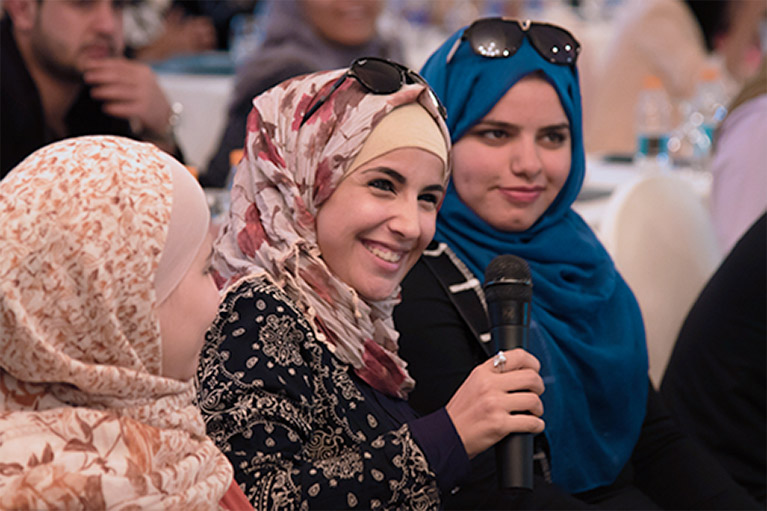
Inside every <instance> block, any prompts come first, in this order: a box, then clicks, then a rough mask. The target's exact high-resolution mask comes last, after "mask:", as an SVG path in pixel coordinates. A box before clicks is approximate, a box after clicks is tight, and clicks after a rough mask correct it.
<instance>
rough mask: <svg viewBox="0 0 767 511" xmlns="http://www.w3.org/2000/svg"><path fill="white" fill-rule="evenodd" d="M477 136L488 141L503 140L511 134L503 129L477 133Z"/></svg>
mask: <svg viewBox="0 0 767 511" xmlns="http://www.w3.org/2000/svg"><path fill="white" fill-rule="evenodd" d="M477 135H478V136H480V137H482V138H484V139H487V140H493V141H495V140H503V139H506V138H508V137H509V133H508V132H507V131H506V130H502V129H497V128H496V129H487V130H481V131H479V132H477Z"/></svg>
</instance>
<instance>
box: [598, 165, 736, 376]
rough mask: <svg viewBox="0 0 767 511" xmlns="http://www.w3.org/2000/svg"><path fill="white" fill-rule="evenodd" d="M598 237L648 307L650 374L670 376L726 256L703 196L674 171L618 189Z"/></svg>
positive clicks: (645, 315) (644, 308)
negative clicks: (684, 331) (688, 326)
mask: <svg viewBox="0 0 767 511" xmlns="http://www.w3.org/2000/svg"><path fill="white" fill-rule="evenodd" d="M599 231H600V232H599V235H600V238H601V239H602V241H603V242H604V244H605V247H606V248H607V250H608V252H610V254H611V255H612V257H613V259H614V261H615V265H616V267H617V268H618V271H620V273H621V274H622V275H623V278H624V279H625V280H626V282H627V283H628V285H629V286H630V287H631V289H632V290H633V291H634V294H635V295H636V298H637V301H638V302H639V307H640V309H641V310H642V317H643V318H644V324H645V329H646V332H647V349H648V352H649V357H650V377H651V379H652V381H653V383H654V384H655V385H656V386H657V385H659V384H660V381H661V379H662V377H663V372H664V371H665V369H666V364H667V362H668V358H669V356H670V354H671V350H672V349H673V347H674V343H675V342H676V338H677V335H678V333H679V329H680V328H681V326H682V322H683V321H684V319H685V317H686V316H687V313H688V311H689V310H690V307H691V306H692V304H693V302H694V301H695V299H696V298H697V297H698V294H699V293H700V291H701V290H702V288H703V286H704V285H705V283H706V282H707V281H708V279H709V277H710V276H711V275H712V274H713V272H714V270H715V269H716V267H717V265H718V264H719V262H720V260H721V253H720V249H719V246H718V243H717V240H716V235H715V233H714V228H713V223H712V221H711V218H710V216H709V212H708V210H707V209H706V208H705V207H704V205H703V200H702V198H701V196H700V195H699V194H698V193H696V192H695V191H694V190H693V189H692V187H691V186H690V184H689V183H688V182H686V181H684V180H682V179H680V178H678V177H676V176H674V175H673V173H671V174H669V173H650V174H648V175H645V176H641V177H639V178H638V179H636V180H634V181H632V182H630V183H626V184H624V185H622V186H620V187H619V188H618V189H616V191H615V193H614V194H613V196H612V197H611V198H610V200H609V201H608V204H607V206H606V208H605V212H604V216H603V218H602V221H601V222H600V229H599Z"/></svg>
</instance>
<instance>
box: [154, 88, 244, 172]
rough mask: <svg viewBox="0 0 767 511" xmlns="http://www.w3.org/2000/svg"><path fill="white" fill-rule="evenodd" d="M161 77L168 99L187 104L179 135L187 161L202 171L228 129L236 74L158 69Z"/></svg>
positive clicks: (180, 123)
mask: <svg viewBox="0 0 767 511" xmlns="http://www.w3.org/2000/svg"><path fill="white" fill-rule="evenodd" d="M158 81H159V83H160V87H162V88H163V90H164V91H165V94H166V95H167V96H168V100H169V101H170V102H171V103H173V102H179V103H181V104H182V105H183V107H184V110H183V112H182V114H181V119H180V121H179V124H178V125H177V126H176V138H177V140H178V143H179V145H180V146H181V149H182V150H183V151H184V158H185V160H186V163H187V164H188V165H191V166H194V167H197V168H198V169H199V170H200V171H202V170H203V169H205V167H207V165H208V160H209V159H210V158H211V156H212V155H213V152H214V151H215V150H216V147H217V146H218V141H219V138H220V137H221V133H222V132H223V130H224V125H225V123H226V112H227V105H228V102H229V94H230V92H231V90H232V86H233V84H234V76H233V75H214V74H210V75H204V74H175V73H158Z"/></svg>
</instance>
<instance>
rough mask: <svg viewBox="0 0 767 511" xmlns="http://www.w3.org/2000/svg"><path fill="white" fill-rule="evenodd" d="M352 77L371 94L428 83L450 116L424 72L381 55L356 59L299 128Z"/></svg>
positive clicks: (435, 100) (436, 103)
mask: <svg viewBox="0 0 767 511" xmlns="http://www.w3.org/2000/svg"><path fill="white" fill-rule="evenodd" d="M349 77H351V78H354V79H355V80H357V82H359V84H360V85H362V87H364V88H365V90H367V91H368V92H370V93H371V94H394V93H395V92H397V91H398V90H400V89H401V88H402V86H403V85H406V84H414V83H416V84H419V85H426V90H427V94H428V97H429V99H430V100H431V101H432V103H434V107H435V108H436V109H437V111H438V112H439V115H440V116H442V119H447V110H445V107H444V106H443V105H442V102H441V101H440V100H439V98H438V97H437V94H435V92H434V91H433V90H432V88H431V87H430V86H429V84H428V83H426V80H424V79H423V77H422V76H421V75H419V74H418V73H416V72H415V71H413V70H412V69H409V68H407V67H405V66H403V65H402V64H398V63H397V62H394V61H392V60H388V59H383V58H380V57H361V58H358V59H357V60H355V61H354V62H352V65H351V66H349V69H348V70H347V71H346V72H345V73H344V74H342V75H341V77H340V78H339V79H338V80H336V82H335V83H334V84H333V85H332V86H331V87H330V90H329V91H328V92H327V93H326V94H325V95H323V96H322V97H321V98H320V99H318V100H317V102H315V103H314V105H312V107H311V108H310V109H309V110H307V111H306V113H305V114H304V117H303V119H301V124H300V125H299V127H301V126H303V125H304V124H305V123H306V121H308V120H309V118H311V116H312V115H314V113H315V112H316V111H317V110H319V109H320V107H321V106H322V105H324V104H325V102H326V101H327V100H328V98H330V96H331V95H332V94H333V93H334V92H335V91H336V90H337V89H338V88H339V87H340V86H341V84H342V83H344V81H346V79H347V78H349Z"/></svg>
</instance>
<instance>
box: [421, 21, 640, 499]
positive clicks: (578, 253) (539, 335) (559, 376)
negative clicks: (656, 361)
mask: <svg viewBox="0 0 767 511" xmlns="http://www.w3.org/2000/svg"><path fill="white" fill-rule="evenodd" d="M462 33H463V30H459V31H458V32H457V33H456V34H454V35H453V36H452V37H451V38H450V39H448V40H447V41H446V42H445V43H444V44H443V45H442V46H441V47H440V48H439V49H438V50H437V51H436V52H435V53H434V54H433V55H432V56H431V57H430V58H429V60H428V62H427V63H426V65H425V66H424V68H423V70H422V74H423V76H424V78H426V80H427V81H428V82H429V83H430V84H431V86H432V87H433V88H434V90H435V91H436V93H437V95H438V96H439V97H440V99H441V100H442V101H443V102H444V104H445V106H446V107H447V111H448V119H447V122H448V127H449V128H450V132H451V134H452V138H453V141H454V142H455V141H457V140H460V138H461V137H462V136H463V135H464V134H465V133H467V131H468V130H469V129H470V128H471V127H472V126H473V125H475V124H476V123H477V122H478V121H479V120H480V119H482V118H483V117H484V116H485V115H486V114H487V113H488V112H489V111H490V110H491V109H492V108H493V106H495V104H496V103H497V102H498V101H499V100H500V99H501V98H502V97H503V95H504V94H505V93H506V92H507V91H508V90H509V89H510V88H511V87H512V86H513V85H514V84H515V83H516V82H517V81H519V80H520V79H521V78H522V77H524V76H526V75H528V74H530V73H534V72H536V71H541V72H542V73H543V74H544V75H545V77H546V79H547V80H548V81H549V83H550V84H551V85H552V86H553V87H554V89H556V91H557V94H558V95H559V99H560V101H561V103H562V107H563V109H564V111H565V113H566V114H567V118H568V119H569V121H570V130H571V140H572V166H571V168H570V174H569V176H568V178H567V181H566V182H565V185H564V187H563V188H562V190H561V191H560V193H559V195H558V196H557V198H556V199H555V200H554V202H553V203H552V204H551V205H550V206H549V208H548V209H547V210H546V212H545V213H544V214H543V215H542V216H541V218H539V219H538V221H537V222H536V223H535V224H534V225H533V226H532V227H530V228H529V229H528V230H526V231H524V232H506V231H499V230H496V229H494V228H493V227H491V226H490V225H489V224H487V223H486V222H485V221H484V220H482V219H481V218H479V217H478V216H477V215H476V214H474V212H473V211H472V210H470V209H469V208H468V207H467V206H466V205H465V204H464V203H463V202H461V200H460V198H459V197H458V195H457V193H456V191H455V188H454V187H453V186H452V184H451V185H450V186H449V188H448V192H447V195H446V197H445V200H444V203H443V205H442V208H441V210H440V213H439V218H438V221H437V233H436V236H435V239H437V240H438V241H443V242H445V243H447V244H448V245H449V246H450V248H451V249H452V250H453V251H454V252H455V253H456V254H457V255H458V257H460V258H461V260H462V261H463V262H464V263H466V265H467V266H468V267H469V269H470V270H471V271H472V272H473V273H474V275H476V276H477V278H479V280H480V281H482V280H483V279H484V269H485V267H486V266H487V264H488V263H489V262H490V261H491V260H492V259H493V258H494V257H495V256H497V255H500V254H515V255H517V256H519V257H522V258H524V259H525V260H526V261H527V262H528V263H529V265H530V270H531V273H532V277H533V304H532V320H531V335H530V351H532V353H533V354H534V355H535V356H536V357H538V359H539V360H540V361H541V366H542V368H541V374H542V376H543V378H544V382H545V383H546V391H545V392H544V394H543V396H542V399H543V403H544V409H545V411H544V415H543V418H544V420H545V421H546V437H547V439H548V442H549V446H550V449H551V467H552V477H553V480H554V482H555V483H557V484H558V485H559V486H561V487H562V488H564V489H565V490H567V491H569V492H572V493H576V492H581V491H586V490H590V489H593V488H596V487H599V486H603V485H606V484H610V483H612V482H614V481H615V478H616V477H617V475H618V473H619V472H620V470H621V469H622V468H623V466H624V465H625V464H626V462H627V461H628V459H629V457H630V456H631V452H632V451H633V449H634V446H635V445H636V442H637V439H638V438H639V431H640V429H641V426H642V421H643V419H644V415H645V409H646V400H647V385H648V380H647V349H646V345H645V337H644V327H643V324H642V318H641V315H640V312H639V307H638V305H637V302H636V299H635V298H634V295H633V294H632V292H631V290H630V289H629V287H628V286H627V285H626V283H625V282H624V281H623V279H622V278H621V276H620V275H619V274H618V272H617V271H616V269H615V266H614V265H613V262H612V260H611V259H610V256H609V255H608V254H607V252H606V251H605V249H604V247H602V245H601V243H600V242H599V241H598V240H597V238H596V236H595V235H594V233H593V232H592V230H591V229H590V228H589V227H588V225H586V223H585V222H584V221H583V220H582V219H581V217H580V216H578V214H577V213H575V212H574V211H573V210H572V208H571V206H572V204H573V202H574V201H575V198H576V197H577V195H578V192H579V191H580V189H581V185H582V184H583V178H584V173H585V157H584V149H583V130H582V122H581V95H580V87H579V85H578V72H577V70H576V69H575V67H571V66H562V65H556V64H551V63H549V62H548V61H546V60H544V59H543V58H542V57H541V56H540V55H539V54H538V52H537V51H536V50H535V49H534V48H533V47H532V46H531V45H530V43H529V41H528V40H527V39H525V41H524V43H523V44H522V46H521V47H520V49H519V50H518V51H517V53H516V54H514V55H513V56H511V57H509V58H494V59H491V58H485V57H481V56H478V55H476V54H474V52H473V51H472V50H471V48H470V46H469V44H468V43H466V42H463V43H461V44H460V46H459V47H458V49H457V51H456V52H455V54H454V55H453V57H452V59H451V61H450V63H449V64H447V63H446V58H447V55H448V54H449V52H450V51H451V49H452V48H453V46H454V43H455V41H456V40H457V39H458V38H459V37H460V36H461V34H462Z"/></svg>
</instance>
